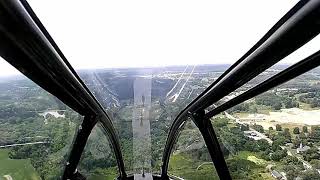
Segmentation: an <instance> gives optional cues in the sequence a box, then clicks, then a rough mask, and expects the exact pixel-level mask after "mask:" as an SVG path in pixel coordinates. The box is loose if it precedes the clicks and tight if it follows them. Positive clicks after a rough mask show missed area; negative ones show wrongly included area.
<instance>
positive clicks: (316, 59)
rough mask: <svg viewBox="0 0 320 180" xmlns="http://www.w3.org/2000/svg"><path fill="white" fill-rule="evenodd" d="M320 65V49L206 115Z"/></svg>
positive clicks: (219, 111)
mask: <svg viewBox="0 0 320 180" xmlns="http://www.w3.org/2000/svg"><path fill="white" fill-rule="evenodd" d="M319 65H320V51H318V52H316V53H314V54H312V55H311V56H309V57H307V58H306V59H304V60H302V61H300V62H298V63H296V64H294V65H292V66H290V67H289V68H287V69H285V70H283V71H282V72H280V73H278V74H276V75H274V76H273V77H271V78H269V79H267V80H266V81H264V82H262V83H260V84H258V85H257V86H255V87H253V88H251V89H249V90H248V91H246V92H244V93H243V94H240V95H239V96H237V97H235V98H233V99H231V100H229V101H228V102H225V103H224V104H222V105H220V106H218V107H216V108H214V109H213V110H211V111H210V112H208V113H207V114H206V115H205V117H206V118H211V117H213V116H214V115H217V114H219V113H221V112H223V111H225V110H227V109H229V108H231V107H233V106H235V105H237V104H240V103H242V102H244V101H246V100H248V99H250V98H252V97H255V96H257V95H259V94H261V93H264V92H266V91H268V90H270V89H272V88H274V87H276V86H278V85H280V84H282V83H285V82H287V81H289V80H291V79H293V78H295V77H297V76H299V75H301V74H303V73H306V72H308V71H310V70H312V69H313V68H316V67H317V66H319Z"/></svg>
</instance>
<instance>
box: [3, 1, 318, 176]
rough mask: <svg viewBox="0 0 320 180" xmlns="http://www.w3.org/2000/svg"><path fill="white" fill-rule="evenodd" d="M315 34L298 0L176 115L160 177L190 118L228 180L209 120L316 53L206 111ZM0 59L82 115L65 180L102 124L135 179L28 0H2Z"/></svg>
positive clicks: (310, 10)
mask: <svg viewBox="0 0 320 180" xmlns="http://www.w3.org/2000/svg"><path fill="white" fill-rule="evenodd" d="M319 32H320V1H319V0H301V1H299V2H298V3H297V4H296V5H295V6H294V7H293V8H292V9H291V10H290V11H288V13H286V14H285V15H284V16H283V17H282V18H281V19H280V20H279V21H278V22H277V23H276V24H275V25H274V26H273V27H272V28H271V29H270V30H269V31H268V32H267V33H266V34H265V35H264V36H263V37H262V38H261V39H260V40H259V41H258V42H257V43H256V44H255V45H254V46H253V47H252V48H251V49H250V50H249V51H248V52H247V53H246V54H244V56H242V57H241V58H240V59H239V60H238V61H237V62H236V63H234V64H233V65H232V66H231V67H230V68H228V69H227V70H226V71H225V72H224V73H223V74H222V75H221V76H220V77H219V78H218V79H217V80H216V81H214V82H213V83H212V84H211V85H210V86H209V87H208V88H207V89H206V90H205V91H204V92H202V93H201V94H200V95H199V96H198V97H196V98H195V99H194V100H193V101H192V102H191V103H190V104H189V105H188V106H187V107H186V108H185V109H183V110H182V111H181V112H180V113H179V114H178V116H177V117H176V118H175V120H174V121H173V123H172V126H171V127H170V131H169V134H168V137H167V142H166V145H165V148H164V152H163V158H162V172H161V179H169V176H168V173H167V171H168V164H169V158H170V155H171V152H172V149H173V146H174V144H175V142H176V140H177V138H178V136H179V134H180V132H181V130H182V129H183V127H184V125H185V122H186V120H187V118H188V117H190V118H191V119H192V121H193V122H194V123H195V124H196V125H197V127H198V128H199V130H200V132H201V134H202V136H203V138H204V141H205V144H206V146H207V148H208V151H209V154H210V156H211V158H212V161H213V164H214V166H215V169H216V170H217V173H218V175H219V177H220V179H231V176H230V173H229V170H228V168H227V165H226V162H225V160H224V157H223V154H222V152H221V149H220V145H219V143H218V139H217V137H216V134H215V132H214V129H213V127H212V124H211V122H210V120H209V119H210V118H211V117H212V116H215V115H217V114H219V113H221V112H223V111H225V110H227V109H229V108H231V107H233V106H235V105H237V104H239V103H241V102H244V101H245V100H248V99H250V98H252V97H254V96H256V95H259V94H261V93H263V92H266V91H267V90H269V89H271V88H274V87H276V86H278V85H280V84H282V83H284V82H286V81H288V80H290V79H293V78H295V77H297V76H299V75H301V74H303V73H305V72H307V71H309V70H311V69H313V68H315V67H317V66H319V65H320V51H318V52H316V53H314V54H313V55H311V56H309V57H307V58H305V59H304V60H302V61H300V62H298V63H296V64H294V65H292V66H290V67H289V68H287V69H285V70H284V71H282V72H280V73H278V74H276V75H275V76H273V77H271V78H269V79H267V80H266V81H264V82H262V83H260V84H258V85H256V86H255V87H253V88H251V89H249V90H248V91H246V92H244V93H243V94H241V95H239V96H237V97H235V98H233V99H231V100H229V101H227V102H225V103H224V104H222V105H220V106H218V107H215V108H214V109H213V110H211V111H210V112H207V113H205V110H206V109H207V108H208V107H209V106H210V105H212V104H213V103H215V102H217V101H219V100H220V99H222V98H223V97H224V96H226V95H228V94H229V93H231V92H233V91H234V90H236V89H237V88H239V87H240V86H242V85H243V84H245V83H246V82H248V81H250V80H251V79H253V78H254V77H256V76H257V75H259V74H260V73H262V72H263V71H265V70H266V69H267V68H269V67H271V66H272V65H274V64H276V63H277V62H279V61H280V60H281V59H283V58H284V57H286V56H287V55H289V54H291V53H292V52H294V51H295V50H297V49H298V48H300V47H301V46H303V45H304V44H305V43H307V42H308V41H310V40H311V39H312V38H314V37H315V36H317V35H318V34H319ZM0 56H2V57H3V58H4V59H5V60H6V61H8V62H9V63H10V64H11V65H13V66H14V67H15V68H17V69H18V70H19V71H20V72H22V73H23V74H24V75H25V76H27V77H28V78H30V79H31V80H33V81H34V82H35V83H37V84H38V85H39V86H41V87H42V88H43V89H45V90H46V91H48V92H50V93H51V94H53V95H54V96H56V97H57V98H59V99H60V100H61V101H62V102H64V103H65V104H66V105H68V106H69V107H71V108H72V109H73V110H75V111H76V112H78V113H79V114H80V115H82V116H84V120H83V122H82V124H81V126H80V127H79V129H78V132H77V134H76V137H75V141H74V144H73V147H72V149H71V153H70V156H69V159H68V162H67V164H66V166H65V171H64V174H63V177H62V178H63V179H73V178H74V177H76V176H79V175H80V174H79V173H78V172H77V170H76V168H77V165H78V163H79V160H80V157H81V154H82V152H83V149H84V147H85V145H86V142H87V139H88V137H89V135H90V133H91V131H92V129H93V127H94V126H95V125H96V124H97V122H101V125H102V127H103V129H104V130H105V132H106V134H107V136H108V138H109V141H110V144H111V145H112V147H113V150H114V153H115V156H116V159H117V164H118V168H119V174H120V176H119V179H132V178H133V177H132V176H130V177H127V175H126V172H125V167H124V162H123V156H122V153H121V148H120V142H119V138H118V136H117V134H116V131H115V128H114V126H113V124H112V121H111V119H110V117H109V116H108V114H107V113H106V112H105V110H104V109H103V107H102V106H101V105H100V104H99V102H98V101H97V100H96V98H95V97H94V96H93V94H92V93H91V91H90V90H89V89H88V87H87V86H86V85H85V83H84V82H83V81H82V80H81V78H80V77H79V76H78V75H77V73H76V72H75V70H74V69H73V68H72V66H71V65H70V64H69V62H68V61H67V59H66V57H65V56H64V55H63V53H62V51H61V50H60V49H59V47H58V46H57V45H56V43H55V42H54V40H53V38H52V37H51V36H50V35H49V33H48V32H47V30H46V29H45V27H44V26H43V25H42V23H41V22H40V20H39V19H38V17H37V16H36V14H35V13H34V12H33V10H32V9H31V7H30V6H29V4H28V3H27V2H26V0H0ZM157 178H158V179H159V177H157Z"/></svg>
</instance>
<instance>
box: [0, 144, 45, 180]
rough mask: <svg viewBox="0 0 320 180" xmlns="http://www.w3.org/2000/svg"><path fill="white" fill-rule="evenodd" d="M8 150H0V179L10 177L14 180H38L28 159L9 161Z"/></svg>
mask: <svg viewBox="0 0 320 180" xmlns="http://www.w3.org/2000/svg"><path fill="white" fill-rule="evenodd" d="M8 153H9V150H7V149H0V179H4V178H3V176H4V175H10V176H11V177H12V178H13V179H14V180H39V179H40V177H39V176H38V174H37V173H36V171H35V170H34V168H33V167H32V165H31V162H30V160H29V159H9V156H8Z"/></svg>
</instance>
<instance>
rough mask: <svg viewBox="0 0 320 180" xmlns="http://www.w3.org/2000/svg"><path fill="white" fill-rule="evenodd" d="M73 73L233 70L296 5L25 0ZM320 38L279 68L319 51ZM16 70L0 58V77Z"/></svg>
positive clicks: (291, 0) (284, 1)
mask: <svg viewBox="0 0 320 180" xmlns="http://www.w3.org/2000/svg"><path fill="white" fill-rule="evenodd" d="M28 2H29V4H30V5H31V7H32V8H33V10H34V11H35V13H36V14H37V16H38V17H39V18H40V20H41V21H42V23H43V24H44V26H45V27H46V29H47V30H48V31H49V33H50V34H51V36H52V37H53V39H54V40H55V41H56V43H57V44H58V46H59V47H60V49H61V50H62V52H63V53H64V54H65V56H66V57H67V59H68V60H69V62H70V63H71V65H73V67H74V68H75V69H90V68H117V67H145V66H169V65H185V64H190V65H191V64H232V63H234V62H235V61H236V60H238V59H239V58H240V57H241V56H242V55H243V54H244V53H246V52H247V51H248V50H249V49H250V48H251V47H252V46H253V45H254V44H255V43H256V42H257V41H258V40H259V39H260V38H261V37H262V36H263V35H264V34H265V33H266V32H267V31H268V30H269V29H270V28H271V27H272V26H273V25H274V24H275V23H276V22H277V21H278V20H279V19H280V18H281V17H282V16H283V15H284V14H285V13H286V12H287V11H288V10H289V9H290V8H291V7H293V6H294V5H295V4H296V3H297V2H298V0H280V1H279V0H259V1H257V0H241V1H237V0H233V1H231V0H229V1H221V0H208V1H207V0H198V1H195V0H161V1H153V0H121V1H119V0H93V1H85V0H67V1H66V0H55V1H52V0H28ZM317 47H320V37H316V38H314V39H313V40H312V41H310V43H308V44H306V45H305V46H304V47H302V48H301V49H299V50H298V51H297V52H295V53H293V54H291V55H290V56H288V57H287V58H285V59H284V60H282V61H281V62H280V63H285V64H291V63H294V62H297V61H299V60H301V59H303V58H305V57H307V56H309V55H310V54H312V53H314V52H316V51H317V50H319V49H318V48H317ZM14 73H16V71H15V70H14V69H13V68H12V67H10V65H8V64H7V63H6V62H5V61H4V60H0V75H3V74H14Z"/></svg>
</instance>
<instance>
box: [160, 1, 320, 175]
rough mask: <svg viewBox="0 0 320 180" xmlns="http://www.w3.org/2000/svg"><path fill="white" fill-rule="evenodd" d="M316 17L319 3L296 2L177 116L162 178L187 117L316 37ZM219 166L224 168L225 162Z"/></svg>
mask: <svg viewBox="0 0 320 180" xmlns="http://www.w3.org/2000/svg"><path fill="white" fill-rule="evenodd" d="M319 17H320V1H316V0H302V1H299V2H298V3H297V4H296V5H295V6H294V7H293V8H292V9H291V10H290V11H289V12H288V13H287V14H286V15H285V16H283V17H282V18H281V19H280V20H279V21H278V22H277V23H276V24H275V25H274V26H273V27H272V28H271V29H270V30H269V31H268V33H267V34H266V35H265V36H264V37H263V38H262V39H261V40H260V41H259V42H258V43H257V44H256V45H254V46H253V47H252V48H251V49H250V50H249V51H248V52H247V53H246V54H245V55H244V56H243V57H242V58H240V59H239V60H238V61H237V62H236V63H235V64H234V65H233V66H231V67H230V68H229V69H228V70H227V71H226V72H225V73H223V74H222V75H221V76H220V77H219V78H218V79H217V80H216V81H215V82H214V83H213V84H212V85H211V86H210V87H209V88H207V89H206V90H205V91H204V93H202V94H200V95H199V96H198V97H197V98H196V99H195V100H194V101H192V102H191V103H190V104H189V105H188V106H187V107H186V108H185V109H184V110H182V111H181V112H180V113H179V115H178V116H177V117H176V119H175V120H174V122H173V123H172V125H171V128H170V131H169V135H168V138H167V142H166V146H165V149H164V153H163V158H162V172H161V175H162V177H163V178H168V175H167V171H168V164H169V158H170V155H171V152H172V149H173V145H174V144H175V142H176V140H177V138H178V135H179V126H180V125H181V124H182V123H183V122H184V121H186V117H187V116H188V114H198V113H199V112H201V111H203V110H205V109H206V108H208V107H209V106H210V105H212V104H213V103H215V102H216V101H218V100H220V99H221V98H223V97H224V96H226V95H228V94H229V93H230V92H232V91H234V90H236V89H237V88H239V87H240V86H242V85H243V84H245V83H246V82H248V81H249V80H251V79H253V78H254V77H255V76H257V75H258V74H260V73H261V72H263V71H264V70H266V69H267V68H269V67H271V66H272V65H274V64H276V63H277V62H279V61H280V60H281V59H283V58H284V57H286V56H287V55H289V54H291V53H292V52H294V51H295V50H297V49H298V48H300V47H301V46H303V45H304V44H305V43H307V42H308V41H310V40H311V39H312V38H314V37H315V36H317V35H318V34H319V32H320V22H319V21H320V18H319ZM204 118H206V117H205V116H204ZM195 124H197V122H195ZM212 134H213V135H214V133H212ZM202 135H203V136H204V134H202ZM214 136H215V135H214ZM206 145H207V146H208V144H206ZM216 156H217V155H216ZM211 158H212V159H214V158H215V157H211ZM216 158H217V157H216ZM219 166H224V167H223V168H227V166H226V165H225V162H224V163H221V164H219ZM216 167H217V166H216ZM221 178H222V177H221ZM224 179H225V177H224Z"/></svg>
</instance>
